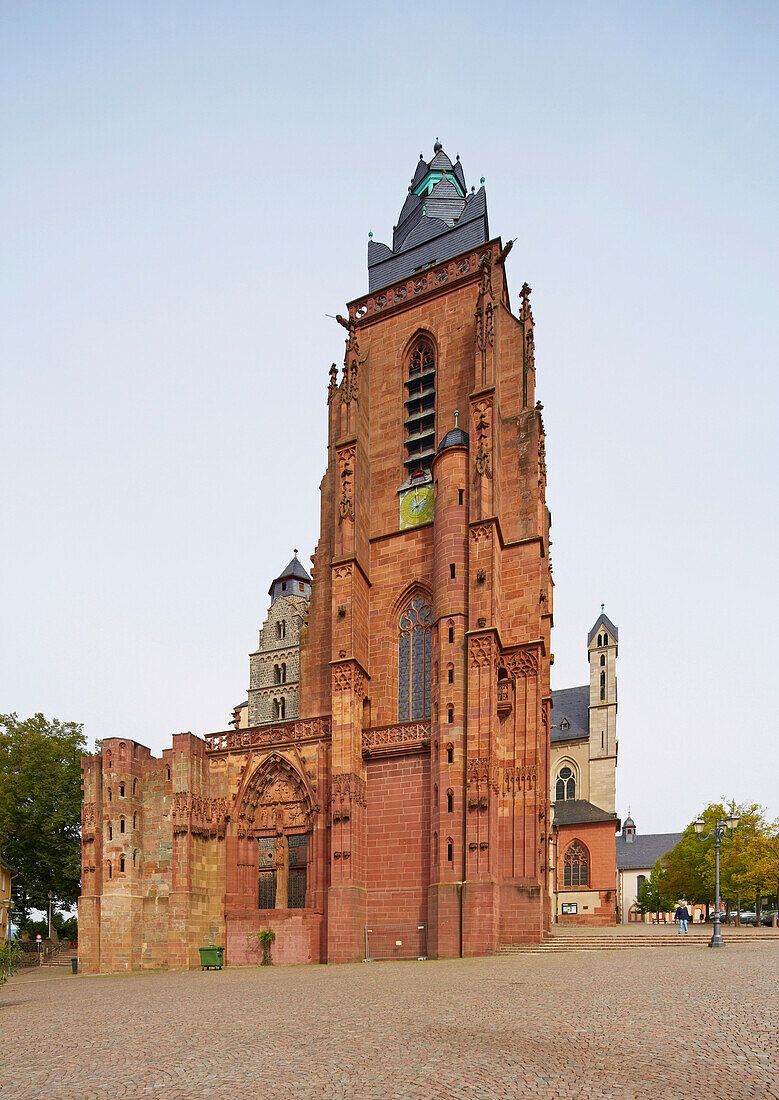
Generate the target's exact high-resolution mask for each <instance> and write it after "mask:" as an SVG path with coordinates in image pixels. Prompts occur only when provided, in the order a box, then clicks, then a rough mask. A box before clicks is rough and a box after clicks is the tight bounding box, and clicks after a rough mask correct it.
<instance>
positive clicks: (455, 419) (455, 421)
mask: <svg viewBox="0 0 779 1100" xmlns="http://www.w3.org/2000/svg"><path fill="white" fill-rule="evenodd" d="M459 419H460V414H459V413H458V411H457V409H455V410H454V426H455V428H456V427H457V421H458V420H459Z"/></svg>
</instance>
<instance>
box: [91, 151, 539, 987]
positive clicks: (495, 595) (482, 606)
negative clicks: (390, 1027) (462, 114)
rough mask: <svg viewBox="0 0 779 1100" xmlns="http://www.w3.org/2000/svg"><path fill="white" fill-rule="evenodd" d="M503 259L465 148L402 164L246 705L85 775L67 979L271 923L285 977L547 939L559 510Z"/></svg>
mask: <svg viewBox="0 0 779 1100" xmlns="http://www.w3.org/2000/svg"><path fill="white" fill-rule="evenodd" d="M510 248H511V245H510V244H508V245H505V246H504V245H503V244H502V243H501V240H500V238H491V237H490V235H489V229H488V221H487V204H486V194H485V191H484V187H483V181H482V186H481V187H480V188H479V189H478V190H476V189H475V188H473V187H472V188H471V189H470V190H468V188H467V186H466V181H465V175H464V172H463V169H462V166H461V164H460V160H459V156H458V158H457V159H456V161H455V162H454V163H453V162H452V161H451V160H450V159H449V157H448V156H447V155H446V153H445V152H444V151H443V149H442V148H441V146H440V144H438V143H436V146H435V149H434V155H433V158H432V159H431V160H430V161H426V160H425V159H424V158H423V157H421V156H420V160H419V163H418V164H417V166H416V170H415V172H414V175H413V177H412V179H411V182H410V186H409V188H408V193H407V196H406V198H405V201H404V204H403V208H402V210H401V213H400V216H399V219H398V224H397V226H396V227H395V229H394V231H393V239H392V247H391V248H390V247H389V246H388V245H385V244H380V243H378V242H376V241H373V240H371V241H370V242H369V245H368V273H369V293H368V294H367V295H364V296H362V297H359V298H357V299H355V300H354V301H352V302H350V303H349V306H348V311H347V316H346V317H339V318H338V320H339V321H340V322H341V324H342V325H343V326H344V328H345V329H346V354H345V359H344V367H343V373H342V375H341V377H340V379H339V377H338V372H337V370H336V368H335V366H333V368H332V370H331V372H330V384H329V387H328V391H327V405H328V419H329V432H328V453H327V469H326V472H325V475H324V478H323V480H322V484H321V531H320V537H319V542H318V544H317V547H316V552H315V553H314V555H313V558H312V562H313V568H312V573H311V576H310V577H309V575H308V574H307V573H306V572H305V570H304V569H303V568H302V566H301V565H300V563H299V562H298V561H297V559H296V558H295V559H293V562H291V563H290V568H288V570H286V571H285V573H284V574H282V575H281V576H280V577H279V578H278V579H277V581H275V582H274V585H273V586H272V588H271V596H272V598H273V602H272V605H271V612H270V613H269V618H268V622H267V623H266V624H265V626H264V627H263V631H262V633H261V645H260V647H259V649H258V651H257V653H256V654H253V655H252V686H251V688H250V692H249V696H250V698H249V701H248V702H247V703H246V704H244V705H242V707H239V708H236V711H235V718H234V724H233V727H232V728H230V729H229V730H227V731H226V732H223V733H214V734H209V735H207V736H206V737H205V738H203V739H201V738H199V737H195V736H193V735H191V734H181V735H179V736H176V737H174V738H173V745H172V747H171V748H170V749H167V750H166V751H164V752H163V754H162V757H161V758H159V759H157V758H155V757H153V756H152V755H151V753H150V752H149V750H148V749H147V748H145V747H144V746H142V745H140V744H137V743H136V742H134V741H132V740H129V739H127V740H122V739H111V740H105V741H104V742H103V744H102V748H101V751H100V753H99V755H97V756H95V757H86V758H85V759H84V765H83V772H84V804H83V810H82V818H83V832H82V839H83V867H82V873H83V877H82V896H81V899H80V902H79V953H80V954H79V957H80V963H81V967H82V969H84V970H86V971H95V970H119V969H134V968H141V967H165V966H167V967H190V966H196V965H199V955H198V948H199V947H200V946H203V945H205V944H209V943H222V944H224V945H225V948H226V962H227V963H228V964H241V963H253V962H257V961H258V959H259V957H260V945H259V942H258V934H259V933H260V932H261V931H262V930H263V929H267V928H270V929H273V931H274V932H275V933H276V940H275V943H274V946H273V958H274V960H275V961H277V962H282V963H283V962H325V961H327V962H343V961H348V960H359V959H364V958H383V957H390V958H399V957H418V956H425V955H427V956H431V957H438V958H444V957H452V956H460V955H480V954H485V953H488V952H492V951H495V950H496V949H497V948H498V947H499V946H500V945H501V944H511V943H519V942H528V941H529V942H534V941H539V940H540V939H541V937H542V935H543V933H544V931H545V930H546V929H548V926H549V914H550V906H549V895H548V889H547V880H548V869H547V862H548V853H549V850H550V842H549V830H550V824H549V814H550V805H549V711H550V702H551V696H550V683H549V669H550V628H551V623H552V580H551V574H550V565H549V513H548V511H547V507H546V500H545V489H546V468H545V461H544V429H543V424H542V419H541V411H540V410H541V406H540V405H539V404H537V403H536V398H535V365H534V346H533V318H532V314H531V310H530V304H529V295H530V290H529V288H528V286H527V284H525V285H524V286H523V287H522V290H521V294H520V298H519V300H518V309H517V311H516V313H515V312H514V311H513V309H512V299H511V296H510V294H509V287H508V280H507V272H506V260H507V256H508V254H509V251H510ZM288 586H289V587H288ZM296 586H297V587H296ZM274 593H275V594H274ZM285 654H286V656H285ZM298 662H299V663H298ZM255 672H256V675H255ZM292 673H294V675H291V674H292ZM293 681H294V682H293Z"/></svg>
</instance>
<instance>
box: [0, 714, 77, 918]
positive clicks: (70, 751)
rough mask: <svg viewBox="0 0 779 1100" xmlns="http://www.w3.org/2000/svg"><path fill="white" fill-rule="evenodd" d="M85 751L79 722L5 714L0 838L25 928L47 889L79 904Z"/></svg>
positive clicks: (0, 724)
mask: <svg viewBox="0 0 779 1100" xmlns="http://www.w3.org/2000/svg"><path fill="white" fill-rule="evenodd" d="M85 745H86V742H85V740H84V735H83V733H82V726H81V725H80V724H79V723H77V722H59V721H57V720H56V719H52V720H49V719H47V718H45V717H44V716H43V715H42V714H36V715H34V716H33V717H32V718H27V719H25V720H20V719H19V718H17V716H16V715H15V714H4V715H0V833H2V834H3V835H4V836H5V838H6V839H5V841H4V842H3V854H4V855H5V856H6V857H7V858H8V861H9V863H10V864H11V865H12V866H13V867H14V869H15V870H16V872H17V876H16V878H15V879H14V884H13V885H14V898H15V904H16V916H17V919H18V920H19V922H20V924H21V925H22V927H24V925H25V923H26V921H27V920H28V918H29V913H30V910H31V909H33V908H37V909H44V910H45V909H47V907H48V896H47V895H48V893H49V891H50V890H51V891H52V893H53V894H54V896H55V898H56V899H57V902H58V903H60V904H61V905H62V904H67V905H72V904H73V903H74V902H75V901H76V899H77V898H78V894H79V883H80V876H81V756H82V753H83V751H84V748H85Z"/></svg>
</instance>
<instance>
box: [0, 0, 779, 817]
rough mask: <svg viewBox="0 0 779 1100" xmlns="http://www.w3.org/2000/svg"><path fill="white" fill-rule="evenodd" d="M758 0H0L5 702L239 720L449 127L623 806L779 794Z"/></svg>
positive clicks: (144, 717)
mask: <svg viewBox="0 0 779 1100" xmlns="http://www.w3.org/2000/svg"><path fill="white" fill-rule="evenodd" d="M778 23H779V18H778V16H777V7H776V5H774V4H752V3H742V4H739V5H735V4H721V3H707V4H664V3H659V4H651V5H650V4H630V3H614V4H598V3H595V4H590V5H586V6H585V5H581V4H548V5H537V4H534V5H529V4H528V5H522V4H493V5H490V6H488V7H483V8H480V7H479V6H478V5H476V4H473V3H470V4H462V3H448V4H446V5H441V4H435V5H432V4H426V3H415V4H402V3H399V4H395V5H392V6H390V7H387V6H384V7H382V8H380V9H379V8H376V7H370V6H366V5H357V4H352V5H341V6H330V5H316V4H309V3H298V4H297V5H293V6H287V7H286V8H285V9H284V11H283V12H282V11H280V10H279V6H278V5H275V4H274V5H271V4H262V3H230V2H222V3H219V4H214V3H210V4H204V3H197V2H192V0H189V2H187V3H166V2H164V0H162V2H160V0H156V2H155V3H132V4H118V3H115V4H112V3H91V4H80V3H69V4H66V5H63V4H59V3H47V4H42V3H35V2H25V3H16V4H10V3H0V127H1V132H2V145H3V149H2V165H3V172H2V182H1V183H0V187H2V203H1V204H0V230H1V231H2V241H3V246H2V247H3V266H2V274H1V275H0V279H1V280H2V285H1V288H0V289H1V293H0V356H1V358H0V362H1V363H2V374H3V378H2V394H1V395H0V396H1V399H2V400H1V404H0V415H1V417H2V421H1V422H0V447H1V448H2V454H0V461H1V462H2V470H3V479H2V520H3V538H2V541H1V542H0V576H1V577H2V589H3V591H2V617H3V630H2V653H1V654H0V709H2V710H16V711H18V712H19V713H20V714H23V715H27V714H29V713H31V712H33V711H36V710H41V711H43V712H44V713H46V714H49V715H52V716H57V717H59V718H62V719H75V720H80V721H83V722H84V723H85V725H86V731H87V733H88V735H89V737H90V738H95V737H103V736H118V735H122V736H127V737H132V738H135V739H136V740H139V741H141V742H143V743H145V744H147V745H149V746H151V747H152V749H153V750H154V751H156V752H158V751H159V750H160V749H161V748H162V747H164V746H165V745H167V744H168V743H169V739H170V736H171V734H172V733H174V732H177V731H179V730H187V729H191V730H192V731H193V732H196V733H204V732H207V731H210V730H215V729H223V728H225V726H226V724H227V722H228V719H229V717H230V712H231V709H232V707H233V706H234V705H235V704H236V703H238V702H240V701H241V700H242V699H243V698H245V691H246V685H247V682H248V657H247V654H248V652H249V651H250V649H252V648H253V647H254V645H255V644H256V634H257V629H258V627H259V625H260V623H261V622H262V620H263V618H264V615H265V611H266V607H267V588H268V585H269V583H270V580H271V579H272V577H273V576H274V574H275V573H277V572H278V570H279V569H280V568H282V567H283V566H284V565H285V564H286V562H287V561H288V560H289V557H290V555H291V551H292V548H293V546H298V547H300V549H301V559H302V560H303V561H304V563H305V564H308V558H309V555H310V553H311V552H312V550H313V547H314V543H315V540H316V537H317V530H318V522H319V504H318V484H319V479H320V477H321V475H322V473H323V470H324V464H325V427H326V425H325V394H326V385H327V371H328V368H329V366H330V363H331V361H332V360H334V359H335V360H336V361H337V362H339V363H340V362H341V360H342V357H343V331H342V330H341V329H340V328H339V327H338V326H337V325H336V324H335V323H334V322H333V321H331V320H328V318H327V317H326V316H325V315H326V314H334V313H337V312H339V311H341V312H343V307H344V303H345V302H346V301H347V300H348V299H350V298H353V297H355V296H357V295H359V294H360V293H362V292H363V290H364V289H365V286H366V271H365V248H366V239H367V233H368V230H373V232H374V234H375V237H376V239H377V240H387V239H388V238H389V237H390V234H391V229H392V225H393V224H394V222H395V221H396V219H397V215H398V213H399V210H400V206H401V203H402V201H403V198H404V196H405V193H406V188H407V185H408V180H409V177H410V175H411V172H412V170H413V168H414V165H415V163H416V160H417V158H418V156H419V153H420V151H424V152H425V154H426V156H429V155H431V153H432V145H433V142H434V141H435V139H436V137H440V139H441V141H442V142H443V143H444V147H445V149H446V150H447V151H448V152H449V153H450V155H454V154H455V153H456V152H459V153H460V155H461V157H462V161H463V165H464V168H465V172H466V175H467V177H468V180H469V183H470V182H478V179H479V177H480V176H482V175H484V176H486V180H487V195H488V205H489V213H490V227H491V231H492V233H493V235H498V234H500V235H502V237H503V238H504V240H506V239H508V238H517V242H516V245H515V248H514V252H513V253H512V256H511V259H510V261H509V279H510V287H511V290H512V294H513V301H514V305H515V307H516V305H517V302H518V292H519V288H520V287H521V285H522V283H523V281H524V280H525V279H527V281H528V282H529V283H530V284H531V286H532V287H533V308H534V314H535V319H536V337H537V340H536V347H537V364H538V395H539V397H540V399H541V400H542V401H543V403H544V405H545V413H544V415H545V421H546V427H547V432H548V440H547V443H548V445H547V453H548V470H549V489H548V493H549V504H550V507H551V510H552V513H553V517H554V528H553V540H554V545H553V548H552V560H553V564H554V575H555V581H556V591H555V632H554V639H553V642H554V651H555V655H556V662H555V666H554V669H553V674H554V678H553V685H554V686H555V687H566V686H571V685H574V684H577V683H584V682H585V681H586V679H587V662H586V654H585V644H586V634H587V630H588V628H589V626H590V625H591V624H592V622H593V621H594V619H595V616H596V614H597V612H598V611H599V608H600V603H601V602H602V601H605V604H606V611H607V613H608V614H609V615H610V616H611V618H612V619H613V620H614V621H615V623H616V624H617V625H618V626H619V628H620V656H619V663H618V673H619V689H620V696H619V699H620V710H619V739H620V766H619V771H618V810H619V812H620V813H621V814H622V815H623V816H624V814H625V813H626V812H627V807H628V804H629V805H630V806H631V808H632V811H633V816H634V817H635V819H636V821H637V824H638V827H639V830H642V831H653V830H670V829H675V828H681V827H682V826H683V825H684V824H685V823H686V822H687V821H688V820H690V818H691V817H692V816H694V814H695V813H696V812H697V811H698V810H699V809H700V807H701V806H702V805H703V804H704V802H705V801H706V800H708V799H710V798H717V797H719V796H721V795H727V796H729V795H732V796H733V797H735V798H737V799H746V798H749V799H756V800H758V801H761V802H763V803H764V804H766V805H767V806H768V807H769V809H770V811H771V813H772V814H774V815H776V814H779V800H778V799H777V794H776V789H777V785H776V771H777V765H778V764H779V752H778V751H777V734H776V729H775V723H774V717H773V716H774V713H775V711H776V709H777V708H776V686H775V683H776V671H775V666H776V644H775V640H774V625H775V623H776V622H777V619H778V618H779V607H778V606H777V585H776V580H775V570H776V562H777V522H776V504H775V486H776V473H777V448H776V429H775V426H774V420H775V416H776V404H777V380H776V347H777V344H778V343H779V333H778V332H777V328H778V327H779V326H778V325H777V289H778V287H777V282H778V280H777V261H776V257H777V214H776V194H777V142H776V136H777V116H776V111H777V95H776V83H777V82H776V72H777V60H778V59H777V48H776V43H777V41H778V40H779V39H778V38H777V30H779V27H778V26H777V24H778Z"/></svg>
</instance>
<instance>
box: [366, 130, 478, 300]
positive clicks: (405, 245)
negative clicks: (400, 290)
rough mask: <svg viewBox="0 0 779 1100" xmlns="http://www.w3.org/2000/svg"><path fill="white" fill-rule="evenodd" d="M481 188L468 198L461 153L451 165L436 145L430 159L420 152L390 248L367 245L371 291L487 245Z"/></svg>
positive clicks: (473, 191)
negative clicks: (471, 249)
mask: <svg viewBox="0 0 779 1100" xmlns="http://www.w3.org/2000/svg"><path fill="white" fill-rule="evenodd" d="M481 183H482V185H481V187H479V190H478V191H476V189H475V188H473V187H472V188H471V193H470V194H468V191H467V188H466V185H465V173H464V172H463V168H462V165H461V164H460V154H459V153H458V154H457V159H456V160H455V162H454V164H452V162H451V160H450V159H449V157H448V156H447V155H446V153H445V152H444V150H443V148H442V146H441V143H440V142H439V141H436V143H435V146H434V147H433V158H432V160H429V161H426V160H425V158H424V157H423V155H422V154H421V153H420V154H419V162H418V164H417V166H416V170H415V171H414V175H413V176H412V177H411V183H410V185H409V189H408V196H407V197H406V201H405V202H404V203H403V209H402V210H401V211H400V217H399V218H398V224H397V225H396V226H395V228H394V230H393V233H392V248H390V247H389V246H388V245H386V244H381V243H380V242H379V241H374V240H373V239H372V238H371V239H370V240H369V241H368V290H369V292H370V293H373V291H375V290H380V289H381V288H382V287H384V286H389V285H390V283H394V282H397V280H398V279H404V278H406V277H407V276H409V275H412V274H413V273H414V272H415V271H419V269H420V268H424V267H429V266H430V265H431V264H436V263H440V262H441V261H442V260H447V259H450V258H451V257H452V256H457V255H459V253H460V252H465V251H466V250H467V249H469V248H474V247H476V246H478V245H480V244H484V243H485V242H486V241H488V240H489V238H490V233H489V225H488V222H487V193H486V191H485V190H484V180H483V179H482V181H481Z"/></svg>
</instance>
